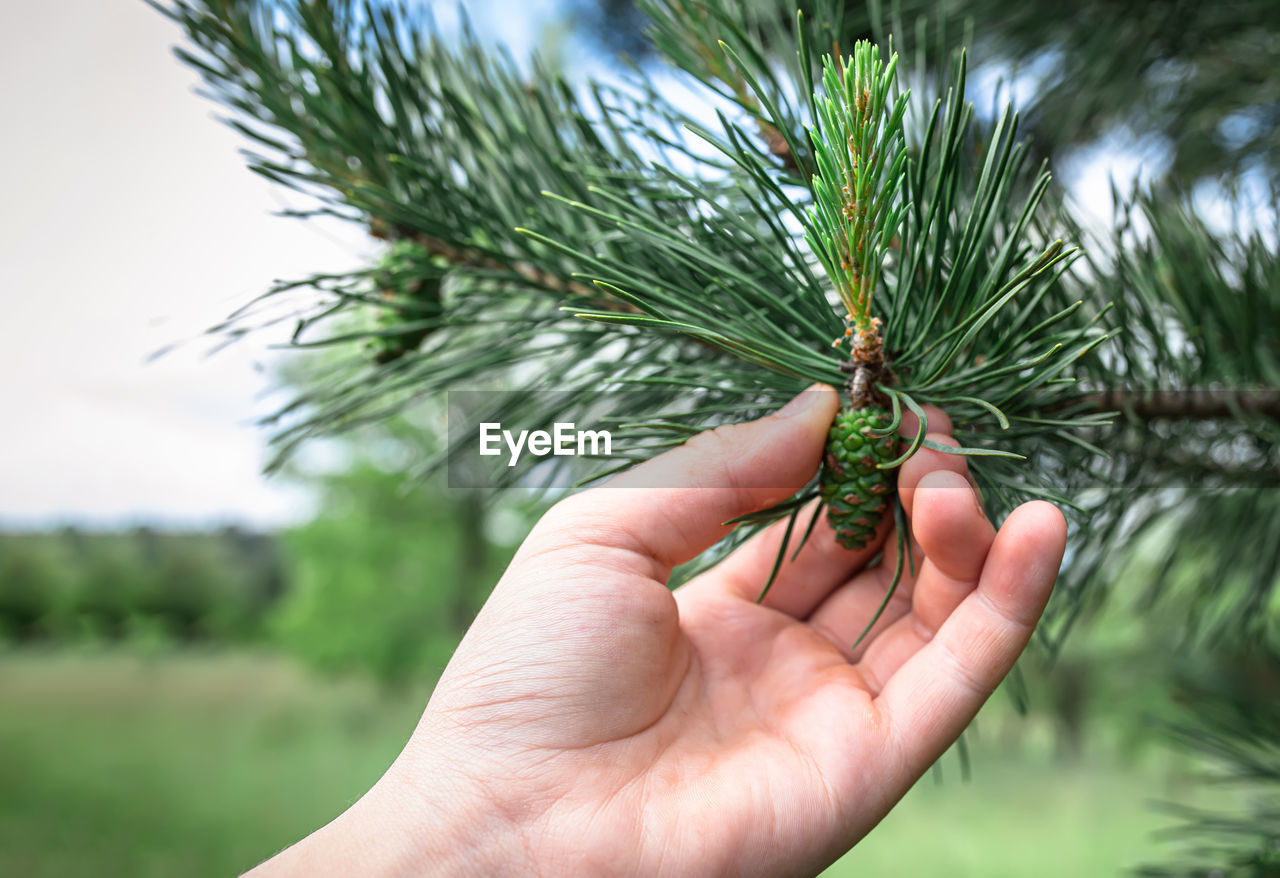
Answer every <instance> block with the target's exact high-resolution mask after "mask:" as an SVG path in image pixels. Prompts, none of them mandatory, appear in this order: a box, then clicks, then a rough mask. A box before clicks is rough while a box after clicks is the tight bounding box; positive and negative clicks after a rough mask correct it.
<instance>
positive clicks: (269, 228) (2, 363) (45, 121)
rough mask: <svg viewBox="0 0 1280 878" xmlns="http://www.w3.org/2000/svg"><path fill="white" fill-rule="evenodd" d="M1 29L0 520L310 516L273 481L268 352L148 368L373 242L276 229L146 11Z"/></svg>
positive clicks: (195, 347) (45, 10)
mask: <svg viewBox="0 0 1280 878" xmlns="http://www.w3.org/2000/svg"><path fill="white" fill-rule="evenodd" d="M5 18H6V19H7V21H6V24H7V27H6V28H5V32H6V33H7V34H9V35H10V40H9V45H8V46H7V47H6V50H5V51H4V52H2V53H0V118H3V120H4V123H3V124H4V129H5V134H4V136H3V137H2V138H0V163H2V164H3V167H4V168H5V180H6V187H5V188H6V193H5V197H4V201H3V203H4V209H3V211H2V212H0V294H2V295H3V297H4V298H3V310H0V412H2V413H3V414H0V443H2V445H0V447H2V448H3V452H4V453H3V454H0V524H5V525H12V524H15V523H16V524H32V523H40V522H45V521H50V520H54V521H59V520H71V521H81V522H90V523H100V524H108V523H114V522H119V521H134V520H142V519H152V520H154V519H163V520H167V521H174V522H184V523H209V522H217V521H240V522H247V523H253V524H259V525H268V524H274V523H278V522H281V521H287V520H291V519H295V518H297V517H298V516H300V515H303V514H305V512H306V508H307V506H306V503H305V496H304V495H302V494H301V493H299V492H298V491H297V490H292V491H291V490H288V489H287V488H285V487H284V486H283V485H273V484H271V483H268V482H266V481H265V480H264V479H263V478H262V477H261V476H260V475H259V472H260V470H261V466H262V464H263V462H264V458H265V444H264V441H263V440H264V436H263V434H262V432H261V431H260V430H258V429H256V428H254V427H252V426H251V425H250V424H251V421H252V420H253V419H254V417H255V415H260V414H263V413H265V412H267V411H268V410H269V408H270V406H269V405H268V404H267V401H266V400H264V399H262V396H263V394H264V393H265V392H266V390H267V388H268V376H267V374H266V372H265V371H264V369H265V367H267V366H268V365H269V363H270V361H271V357H270V355H269V353H268V352H267V350H266V347H267V344H268V342H269V341H270V340H271V339H269V338H268V337H266V336H263V337H260V338H253V339H250V341H249V342H248V343H245V344H243V345H242V346H240V347H239V348H238V349H232V350H229V351H226V352H223V353H221V354H218V355H217V356H215V357H213V358H207V357H205V356H204V351H206V350H207V348H208V344H207V342H198V343H194V344H190V345H186V346H183V347H180V348H179V349H178V350H177V351H175V352H174V353H171V354H169V355H167V356H165V357H163V358H161V359H160V360H158V361H157V362H154V363H151V364H147V363H146V362H145V361H146V358H147V355H148V354H149V353H150V352H152V351H154V350H156V349H158V348H160V347H162V346H164V345H167V344H170V343H172V342H175V341H181V340H183V339H190V338H193V337H195V336H198V335H199V334H200V333H201V331H202V330H204V329H205V328H206V327H208V326H210V325H212V324H213V323H215V322H216V321H218V320H219V319H220V318H222V317H224V316H225V315H226V314H227V313H228V312H229V311H230V310H231V309H232V308H233V307H235V306H236V305H239V304H241V303H243V302H244V301H246V300H247V299H248V298H250V297H251V296H253V295H255V294H257V293H259V292H261V291H262V290H264V289H266V287H267V286H268V285H269V284H270V282H271V280H272V279H273V278H276V277H287V276H294V275H298V274H304V273H306V272H309V271H312V270H318V269H335V270H338V269H343V268H348V267H351V266H354V265H356V264H358V263H359V262H360V261H361V254H362V252H364V251H365V249H366V248H367V246H368V245H367V244H366V243H365V240H364V238H363V236H362V235H361V234H360V232H359V230H358V229H354V228H348V227H343V226H341V225H338V224H331V225H329V226H320V225H319V224H304V223H301V222H296V221H293V222H291V221H288V220H285V219H280V218H276V217H273V216H271V215H270V213H271V211H273V210H278V209H280V207H282V206H283V203H284V202H283V200H282V198H283V196H282V194H281V193H280V191H279V190H277V189H273V188H272V187H271V186H270V185H268V184H267V183H266V182H265V181H261V180H259V179H258V178H256V177H255V176H254V175H252V174H251V173H249V172H248V171H247V170H246V169H245V166H244V162H243V161H242V160H241V158H240V156H239V155H238V154H237V151H236V150H237V148H238V147H239V146H240V143H239V140H238V138H237V137H236V136H235V135H234V134H233V132H231V131H230V130H229V129H227V128H226V127H225V126H223V125H221V124H219V123H218V122H216V121H215V120H214V118H213V113H214V107H213V105H212V104H211V103H210V102H209V101H206V100H203V99H201V98H198V97H196V96H195V95H193V94H192V87H193V85H194V84H195V80H194V77H193V76H192V75H190V74H189V73H188V72H187V71H186V69H185V68H183V67H182V66H181V65H180V64H179V63H178V62H177V61H176V60H175V59H174V58H173V57H172V55H171V54H170V48H169V47H170V45H171V44H172V43H173V42H174V41H175V37H176V30H175V29H174V28H173V27H172V26H171V25H170V24H169V23H168V22H166V21H165V20H164V19H163V18H162V17H161V16H160V15H159V14H157V13H156V12H155V11H154V10H152V9H151V8H149V7H147V6H146V5H145V4H143V3H142V2H141V0H74V2H62V3H21V4H11V5H9V6H8V10H7V11H6V15H5ZM14 18H17V19H18V20H17V21H15V20H13V19H14Z"/></svg>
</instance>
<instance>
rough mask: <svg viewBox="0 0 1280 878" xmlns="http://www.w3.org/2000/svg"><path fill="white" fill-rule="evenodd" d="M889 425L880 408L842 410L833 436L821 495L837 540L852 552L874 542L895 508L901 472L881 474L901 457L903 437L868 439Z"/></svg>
mask: <svg viewBox="0 0 1280 878" xmlns="http://www.w3.org/2000/svg"><path fill="white" fill-rule="evenodd" d="M889 420H890V419H889V413H888V412H886V411H885V410H884V409H881V408H878V407H875V406H867V407H865V408H858V409H849V408H846V409H841V410H840V412H839V413H838V414H837V415H836V419H835V422H834V423H833V424H832V425H831V432H830V433H828V434H827V453H826V455H825V456H824V457H823V464H822V475H821V476H820V477H819V480H818V492H819V494H821V496H822V499H823V501H824V502H825V503H826V504H827V519H828V520H829V521H830V522H831V526H832V527H833V528H834V529H835V532H836V540H837V542H839V543H840V545H842V546H844V547H845V548H846V549H861V548H862V547H863V546H865V545H867V543H869V542H871V537H872V535H873V534H874V533H875V529H876V525H877V524H879V523H880V519H881V518H882V517H883V516H884V514H885V512H886V511H887V510H888V509H889V497H890V495H891V494H892V493H893V489H894V480H895V476H896V474H897V471H896V470H882V469H876V464H879V463H885V462H887V461H890V460H893V459H894V458H895V457H897V456H898V437H897V436H896V435H894V434H890V435H888V436H880V437H876V436H869V435H867V431H869V430H872V429H875V428H883V427H884V426H887V425H888V423H889Z"/></svg>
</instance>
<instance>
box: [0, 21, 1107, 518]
mask: <svg viewBox="0 0 1280 878" xmlns="http://www.w3.org/2000/svg"><path fill="white" fill-rule="evenodd" d="M469 5H470V6H471V8H472V9H473V10H475V14H476V17H477V18H482V17H488V15H486V13H489V14H492V12H493V10H495V9H498V8H501V9H502V14H501V15H496V16H493V20H494V21H495V23H496V25H497V29H498V30H499V32H500V36H501V38H503V39H504V40H505V41H506V42H508V43H509V44H510V43H514V44H515V50H516V54H517V57H519V56H521V55H522V54H523V53H524V52H525V51H527V49H528V44H529V43H530V42H532V41H533V40H535V39H536V38H537V37H536V28H537V25H536V23H537V22H538V21H540V20H545V17H546V16H547V15H548V14H549V13H550V12H551V10H552V8H553V5H554V4H553V3H551V2H550V0H531V2H526V3H522V4H503V3H502V2H501V0H490V2H486V3H483V4H469ZM488 7H492V9H490V8H488ZM445 17H446V16H441V18H442V19H443V18H445ZM0 21H3V23H4V25H5V28H4V32H5V33H6V34H7V35H8V36H9V39H8V45H7V46H6V47H5V49H4V51H2V52H0V120H3V121H2V122H0V126H2V127H0V132H2V133H0V166H2V167H3V168H4V169H5V175H4V176H5V179H6V183H7V185H6V190H5V194H4V196H3V210H2V211H0V296H3V308H0V527H2V526H15V525H18V526H35V525H43V524H49V523H58V522H78V523H82V524H98V525H113V524H120V523H130V522H136V521H144V520H146V521H152V522H162V523H169V524H188V525H204V524H214V523H223V522H232V521H234V522H241V523H247V524H251V525H258V526H272V525H277V524H281V523H285V522H289V521H294V520H298V519H299V518H302V517H304V516H305V515H306V514H307V513H308V511H309V509H310V498H309V496H308V495H307V494H306V493H305V492H304V491H302V490H301V489H300V488H297V487H290V486H287V485H284V484H281V483H276V482H271V481H268V480H266V479H264V478H263V477H262V476H261V475H260V471H261V468H262V465H263V463H264V462H265V460H266V456H267V451H266V438H267V434H266V433H265V432H264V431H263V430H262V429H260V428H257V427H255V426H253V424H252V421H253V420H254V419H255V417H257V416H261V415H263V414H266V413H268V412H270V411H271V409H272V404H271V400H270V399H268V398H267V396H266V395H267V393H268V391H269V389H270V380H269V372H270V366H271V363H272V362H273V361H274V358H275V357H276V356H279V355H278V354H275V353H273V352H271V351H269V350H268V349H267V346H268V344H270V343H271V342H274V341H278V340H280V337H279V336H278V335H275V336H272V335H271V334H269V333H264V334H261V335H258V336H250V337H249V339H248V340H247V341H244V342H241V343H240V344H239V345H237V346H236V347H233V348H231V349H228V350H226V351H223V352H221V353H218V354H216V355H214V356H213V357H206V356H205V355H204V351H205V350H207V348H208V342H207V340H206V341H202V340H200V339H198V338H196V337H197V336H198V335H199V334H200V333H201V332H202V331H203V330H204V329H205V328H206V327H208V326H210V325H212V324H214V323H216V322H217V321H219V320H220V319H221V318H223V317H224V316H226V315H227V314H228V313H229V312H230V311H231V310H232V309H233V308H235V307H236V306H238V305H241V304H243V303H244V302H246V301H248V299H250V298H251V297H253V296H254V295H256V294H258V293H260V292H262V291H263V290H265V289H266V288H267V287H268V286H269V285H270V283H271V282H272V280H273V279H276V278H281V277H290V278H291V277H298V276H302V275H305V274H308V273H310V272H314V271H321V270H333V271H340V270H344V269H347V268H351V267H354V266H356V265H359V264H362V263H363V262H365V261H366V258H367V257H368V255H369V254H371V253H372V252H374V249H375V248H374V247H373V246H372V245H371V244H370V242H369V241H368V240H367V239H366V238H365V237H364V235H363V233H362V232H361V231H360V230H359V229H357V228H355V227H352V226H345V225H341V224H337V223H328V224H325V223H319V222H316V221H310V222H307V223H302V222H298V221H291V220H285V219H281V218H279V217H275V216H272V215H271V213H272V211H276V210H279V209H280V208H281V207H283V206H285V203H286V199H287V198H288V196H287V195H286V194H285V193H284V192H283V190H281V189H280V188H279V187H274V186H272V185H271V184H269V183H267V182H266V181H264V180H261V179H259V178H257V177H256V176H254V175H253V174H251V173H250V172H249V171H248V170H247V169H246V168H245V165H244V162H243V160H242V158H241V157H240V155H239V154H238V152H237V149H238V148H239V147H240V146H242V141H241V138H240V137H239V135H237V134H235V133H234V132H233V131H231V130H230V129H228V128H227V127H225V126H224V125H222V124H220V123H218V122H217V121H215V119H214V114H215V112H216V108H215V107H214V105H213V104H212V103H211V102H209V101H208V100H206V99H203V98H200V97H197V96H196V95H194V94H193V93H192V89H193V87H194V86H195V84H196V78H195V76H194V75H193V74H191V73H189V72H188V71H187V70H186V68H184V67H183V66H182V65H181V64H180V63H178V61H177V60H176V59H174V58H173V56H172V54H171V52H170V47H171V45H172V44H173V43H174V42H175V41H176V40H177V36H178V35H177V31H176V29H174V28H173V27H172V26H171V25H170V24H169V23H168V22H167V21H166V20H165V19H163V18H162V17H161V16H160V15H159V14H158V13H156V12H155V11H154V10H152V9H151V8H149V7H148V6H146V5H145V4H144V3H142V2H141V0H66V2H62V3H56V4H55V3H34V2H33V3H12V4H6V12H5V14H4V16H3V18H0ZM442 23H443V22H442ZM1095 177H1096V174H1095ZM1105 181H1106V178H1105V174H1103V176H1102V177H1101V178H1100V179H1098V180H1097V181H1096V182H1095V183H1094V185H1095V186H1097V188H1098V190H1101V191H1100V192H1098V194H1099V195H1102V196H1103V197H1104V198H1105V185H1106V182H1105ZM1085 188H1093V187H1092V186H1086V187H1085ZM1081 194H1082V195H1086V196H1087V195H1088V193H1081ZM1092 200H1093V199H1090V198H1087V197H1086V201H1092ZM1107 200H1108V201H1109V199H1107ZM1104 203H1105V202H1104ZM295 206H305V203H303V202H299V203H298V204H296V205H295ZM184 339H195V341H194V342H193V343H191V344H187V345H184V346H181V347H179V348H178V349H177V350H176V351H175V352H173V353H170V354H168V355H166V356H164V357H162V358H160V359H159V360H157V361H154V362H150V363H148V362H146V358H147V355H148V354H149V353H151V352H153V351H155V350H157V349H159V348H161V347H164V346H166V345H169V344H171V343H173V342H177V341H182V340H184Z"/></svg>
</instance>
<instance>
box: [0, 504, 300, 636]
mask: <svg viewBox="0 0 1280 878" xmlns="http://www.w3.org/2000/svg"><path fill="white" fill-rule="evenodd" d="M282 577H283V571H282V568H281V560H280V558H279V555H278V551H277V546H276V541H275V538H274V537H271V536H269V535H265V534H259V533H251V532H248V531H243V530H240V529H238V528H224V529H222V530H219V531H212V532H180V531H157V530H153V529H151V528H148V527H138V528H134V529H133V530H130V531H86V530H81V529H78V528H74V527H66V528H62V529H61V530H59V531H55V532H51V533H21V532H17V533H0V632H2V633H3V634H4V636H6V637H7V638H8V639H11V640H14V641H18V642H24V641H35V642H39V641H49V640H56V641H61V642H75V641H84V640H89V641H118V640H130V639H136V638H138V637H142V638H144V639H150V640H153V641H154V640H157V639H158V640H161V641H173V642H183V641H187V642H190V641H218V642H248V641H252V640H254V639H256V638H258V637H259V636H260V635H261V634H262V632H263V620H264V618H265V614H266V611H267V608H268V607H270V606H271V605H272V604H273V603H274V602H275V600H276V599H277V598H278V597H279V595H280V593H281V591H282V590H283V578H282Z"/></svg>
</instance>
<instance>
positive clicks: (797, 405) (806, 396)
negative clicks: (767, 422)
mask: <svg viewBox="0 0 1280 878" xmlns="http://www.w3.org/2000/svg"><path fill="white" fill-rule="evenodd" d="M822 387H823V385H822V384H811V385H809V386H808V387H806V388H805V389H804V390H802V391H800V392H799V393H798V394H796V396H795V398H794V399H792V400H791V402H789V403H787V404H786V405H784V406H783V407H782V408H780V409H778V411H777V412H775V413H774V417H776V418H794V417H795V416H796V415H798V414H801V413H802V412H804V411H805V410H807V409H808V408H809V407H810V406H814V405H817V403H818V401H819V400H820V399H821V398H822V393H821V392H820V391H821V390H822Z"/></svg>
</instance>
